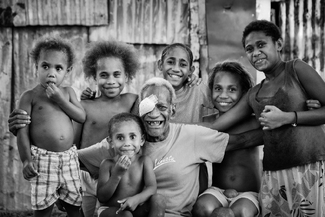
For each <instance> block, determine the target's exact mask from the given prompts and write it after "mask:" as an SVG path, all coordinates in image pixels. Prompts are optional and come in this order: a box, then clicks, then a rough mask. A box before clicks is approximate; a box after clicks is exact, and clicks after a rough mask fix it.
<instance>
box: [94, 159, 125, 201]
mask: <svg viewBox="0 0 325 217" xmlns="http://www.w3.org/2000/svg"><path fill="white" fill-rule="evenodd" d="M112 164H113V162H112V161H110V160H104V161H103V162H102V163H101V165H100V168H99V177H98V184H97V198H98V200H99V202H101V203H106V202H107V201H108V200H109V199H110V198H111V197H112V196H113V194H114V192H115V191H116V189H117V187H118V185H119V184H120V181H121V179H122V177H123V175H124V173H125V172H126V171H127V169H128V168H129V166H130V164H131V162H130V160H129V159H128V157H127V156H121V157H120V158H119V159H118V161H117V162H116V164H115V165H114V166H113V165H112Z"/></svg>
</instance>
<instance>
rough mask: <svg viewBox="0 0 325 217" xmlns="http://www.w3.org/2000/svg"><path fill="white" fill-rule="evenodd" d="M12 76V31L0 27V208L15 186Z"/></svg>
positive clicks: (4, 204)
mask: <svg viewBox="0 0 325 217" xmlns="http://www.w3.org/2000/svg"><path fill="white" fill-rule="evenodd" d="M11 76H12V31H11V28H0V99H1V100H0V107H1V109H0V120H1V122H0V123H1V125H0V186H1V187H0V209H2V208H4V207H6V204H7V203H6V200H7V199H6V198H7V196H8V189H10V188H12V187H13V185H12V183H10V181H11V180H8V179H7V171H8V165H9V161H10V160H9V152H10V149H11V148H10V147H11V142H10V138H11V137H10V133H9V130H8V123H7V120H8V116H9V113H10V106H11V105H10V103H11Z"/></svg>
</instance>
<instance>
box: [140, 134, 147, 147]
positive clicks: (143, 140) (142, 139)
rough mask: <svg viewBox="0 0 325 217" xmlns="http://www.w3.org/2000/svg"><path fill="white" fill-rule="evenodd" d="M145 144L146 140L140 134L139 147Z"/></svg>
mask: <svg viewBox="0 0 325 217" xmlns="http://www.w3.org/2000/svg"><path fill="white" fill-rule="evenodd" d="M145 142H146V139H145V137H144V134H142V136H141V145H140V146H143V144H144V143H145Z"/></svg>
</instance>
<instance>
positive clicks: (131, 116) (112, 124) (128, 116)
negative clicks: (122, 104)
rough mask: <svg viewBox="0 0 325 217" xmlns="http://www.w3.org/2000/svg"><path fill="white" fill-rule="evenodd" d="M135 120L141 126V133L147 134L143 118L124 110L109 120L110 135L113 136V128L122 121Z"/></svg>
mask: <svg viewBox="0 0 325 217" xmlns="http://www.w3.org/2000/svg"><path fill="white" fill-rule="evenodd" d="M128 121H134V122H135V123H136V124H137V125H138V126H139V128H140V132H141V135H145V134H146V130H145V127H144V124H143V122H142V120H141V118H140V117H139V116H137V115H135V114H131V113H127V112H122V113H119V114H117V115H114V116H113V117H112V118H111V119H110V120H109V122H108V135H109V136H110V137H111V136H112V133H113V129H114V128H115V127H116V126H118V124H120V123H122V122H128Z"/></svg>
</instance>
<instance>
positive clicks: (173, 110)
mask: <svg viewBox="0 0 325 217" xmlns="http://www.w3.org/2000/svg"><path fill="white" fill-rule="evenodd" d="M171 110H172V117H174V116H175V114H176V104H172V105H171Z"/></svg>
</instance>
